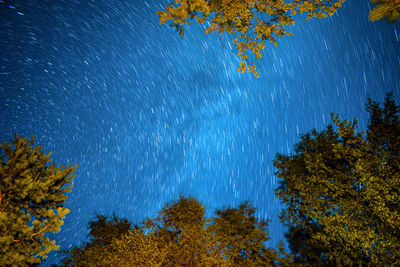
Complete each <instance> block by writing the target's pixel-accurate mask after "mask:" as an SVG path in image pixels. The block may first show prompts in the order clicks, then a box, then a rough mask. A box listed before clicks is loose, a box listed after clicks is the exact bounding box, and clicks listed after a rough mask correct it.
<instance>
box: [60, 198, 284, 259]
mask: <svg viewBox="0 0 400 267" xmlns="http://www.w3.org/2000/svg"><path fill="white" fill-rule="evenodd" d="M216 214H217V216H216V217H215V218H213V219H206V218H205V211H204V207H203V205H202V204H200V203H199V202H198V201H197V200H196V199H193V198H184V197H180V199H179V200H178V201H175V202H172V203H170V204H166V205H165V206H164V207H163V208H162V209H161V211H160V212H159V214H158V216H157V217H156V218H155V219H146V220H145V221H144V222H143V223H142V224H141V226H137V225H133V224H131V223H129V222H128V221H127V220H124V219H118V218H116V217H115V216H114V217H112V218H109V219H107V218H106V217H103V216H98V217H97V218H96V219H95V220H94V221H92V222H91V223H90V224H89V229H90V237H91V240H90V241H89V242H88V243H86V244H84V245H83V246H82V247H74V248H72V249H71V250H68V251H65V253H66V254H67V257H66V258H65V259H64V260H63V261H62V264H63V265H64V266H111V265H115V266H145V265H149V266H274V265H276V264H284V263H289V262H290V259H289V258H288V257H286V256H287V255H285V257H280V256H278V253H277V252H276V251H275V250H273V249H269V248H267V247H266V246H265V241H267V240H268V232H267V221H263V220H259V219H257V218H256V217H255V210H254V208H252V207H251V206H250V205H249V204H248V203H244V204H242V205H240V207H239V208H238V209H234V208H227V209H224V210H217V211H216ZM280 253H284V252H283V249H282V248H281V250H280Z"/></svg>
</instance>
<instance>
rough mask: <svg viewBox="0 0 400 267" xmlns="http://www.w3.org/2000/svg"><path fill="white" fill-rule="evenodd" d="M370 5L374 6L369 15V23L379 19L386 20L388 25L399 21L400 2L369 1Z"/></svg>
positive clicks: (391, 0) (399, 0)
mask: <svg viewBox="0 0 400 267" xmlns="http://www.w3.org/2000/svg"><path fill="white" fill-rule="evenodd" d="M371 4H376V6H375V7H374V8H373V9H372V10H371V12H370V13H369V19H370V20H371V21H375V20H381V19H386V21H387V22H389V23H392V22H394V21H396V20H398V21H400V0H371Z"/></svg>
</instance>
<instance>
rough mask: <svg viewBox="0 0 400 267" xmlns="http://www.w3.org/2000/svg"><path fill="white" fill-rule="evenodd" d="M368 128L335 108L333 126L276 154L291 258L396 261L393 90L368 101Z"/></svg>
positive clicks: (397, 124) (399, 197) (398, 207)
mask: <svg viewBox="0 0 400 267" xmlns="http://www.w3.org/2000/svg"><path fill="white" fill-rule="evenodd" d="M367 108H368V111H369V112H370V122H369V126H368V130H367V131H366V132H357V131H356V124H357V122H356V121H354V122H353V123H349V122H348V121H343V120H340V119H339V118H338V116H337V115H333V116H332V121H333V122H334V124H335V127H333V126H329V127H328V128H327V129H326V130H323V131H321V132H317V131H315V130H314V131H312V133H311V134H306V135H304V136H303V137H302V140H301V142H300V143H299V144H298V145H297V148H296V154H294V155H291V156H285V155H278V156H277V158H276V160H275V162H274V165H275V166H276V167H277V168H278V172H277V175H278V177H279V178H281V179H282V181H281V183H280V187H279V188H278V189H277V191H276V192H277V196H278V197H279V198H280V199H281V200H282V201H283V202H284V203H285V204H286V206H287V208H286V209H285V210H284V211H283V213H282V217H281V219H282V221H283V222H284V223H286V224H287V225H288V226H290V231H289V233H288V235H287V237H288V240H289V244H290V246H291V249H292V251H293V252H294V253H295V254H296V262H297V263H302V264H310V263H315V264H322V263H323V265H336V266H354V265H362V266H379V265H382V264H386V265H390V266H398V265H400V120H399V116H398V112H399V107H398V106H397V105H396V103H395V102H394V100H393V99H392V97H391V95H388V96H387V97H386V100H385V105H384V108H381V107H380V106H379V105H378V104H377V103H375V102H373V101H371V100H370V101H369V103H368V105H367Z"/></svg>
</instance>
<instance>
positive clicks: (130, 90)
mask: <svg viewBox="0 0 400 267" xmlns="http://www.w3.org/2000/svg"><path fill="white" fill-rule="evenodd" d="M167 4H168V1H156V0H154V1H152V0H148V1H143V0H135V1H122V0H121V1H116V3H115V2H113V3H112V2H111V1H105V0H96V1H94V0H92V1H89V0H88V1H78V0H75V1H11V0H10V1H0V36H1V38H0V137H1V138H0V139H1V142H3V141H8V140H10V139H11V138H12V136H13V134H14V133H18V135H20V136H28V137H31V136H32V135H35V143H36V144H40V145H41V146H42V149H43V150H44V151H45V152H50V151H52V152H53V154H52V158H53V159H54V162H55V163H56V165H60V164H64V165H65V164H67V163H71V164H73V165H74V164H76V163H78V164H79V167H78V168H77V172H76V174H77V176H76V177H75V178H74V187H73V189H72V192H71V193H70V194H69V198H68V201H67V204H66V206H67V207H68V208H69V209H70V210H71V212H70V213H69V214H68V215H67V217H66V219H65V223H64V225H63V226H62V228H61V231H60V232H59V233H57V234H55V235H54V238H55V240H56V243H57V244H58V245H60V249H66V248H69V247H71V246H72V245H74V244H76V245H79V244H81V243H82V242H84V241H85V240H86V238H87V234H88V231H87V223H88V222H89V220H90V219H92V218H93V217H94V216H95V214H96V213H98V214H105V215H111V214H112V213H113V212H115V213H116V214H117V215H118V216H120V217H126V218H129V219H131V220H132V221H133V222H136V223H139V222H141V221H142V220H143V219H144V218H145V217H153V216H155V215H156V213H157V211H158V210H159V209H160V208H161V207H162V205H163V203H165V202H168V201H170V200H175V199H177V198H178V196H179V195H180V194H183V195H185V196H189V195H191V196H195V197H196V198H197V199H198V200H199V201H200V202H202V203H203V204H205V206H206V209H207V211H208V212H209V215H211V214H212V212H213V211H214V210H215V209H216V208H222V207H226V206H237V205H238V204H240V203H242V202H243V201H249V202H250V203H251V204H252V205H254V206H255V207H256V208H257V216H259V217H260V218H263V219H264V218H267V219H269V220H271V222H270V225H269V230H270V236H271V239H270V240H269V243H268V245H269V246H271V247H276V245H277V244H278V243H279V242H280V241H283V240H284V232H285V228H284V227H283V226H282V225H281V223H280V221H279V218H278V216H279V213H280V210H281V208H282V206H281V203H280V202H279V200H278V199H277V198H275V195H274V189H275V188H276V186H277V185H278V182H279V181H278V179H277V178H276V176H275V174H274V172H275V169H274V167H273V165H272V161H273V159H274V158H275V156H276V154H277V153H283V154H290V153H292V152H293V151H294V145H295V144H296V143H297V142H299V140H300V135H301V134H303V133H307V132H309V131H311V130H312V129H313V128H316V129H323V128H324V127H326V126H327V125H328V124H329V123H330V118H331V112H334V113H337V114H339V115H340V116H341V117H342V118H348V119H354V118H358V119H359V129H361V130H363V129H365V127H366V125H367V122H368V121H367V120H368V114H367V112H366V111H365V103H366V101H367V99H368V97H371V98H372V99H373V100H376V101H378V102H382V101H383V99H384V96H385V93H387V92H390V91H393V93H394V96H395V97H396V98H397V99H398V97H399V96H400V25H399V23H396V22H395V23H393V24H388V23H386V22H385V21H379V22H370V21H368V12H369V10H370V8H371V7H370V5H369V1H347V2H346V3H345V4H344V6H343V7H342V8H341V9H340V10H339V11H338V12H337V14H335V15H334V16H332V17H329V18H327V19H323V20H311V21H306V20H305V18H302V17H301V16H300V17H297V23H296V25H295V26H293V27H290V30H291V31H292V32H293V36H292V37H283V38H280V39H278V46H277V47H276V48H275V47H274V46H273V45H268V46H267V48H266V49H265V50H264V51H263V58H262V59H261V60H258V61H257V62H256V64H257V68H258V71H259V73H260V78H259V79H255V78H254V77H253V76H252V75H249V74H241V73H239V72H237V71H236V69H237V67H238V66H239V59H238V58H237V57H236V56H235V54H236V50H235V49H234V47H233V46H232V45H231V42H230V40H231V39H230V37H229V36H228V35H223V36H221V38H219V37H218V35H213V34H208V35H205V34H204V32H203V30H204V28H203V27H202V26H199V25H196V24H195V23H193V25H191V26H190V27H189V28H187V29H186V32H185V36H184V38H183V39H181V38H180V37H179V35H178V34H177V33H175V32H174V31H173V29H171V28H170V27H168V26H167V25H162V26H161V25H159V23H158V17H157V16H156V14H155V12H156V11H158V10H162V9H164V7H165V6H166V5H167ZM58 260H59V254H58V252H52V253H51V254H50V255H49V257H48V260H46V261H45V262H44V263H42V265H43V266H49V265H50V264H52V263H57V262H58Z"/></svg>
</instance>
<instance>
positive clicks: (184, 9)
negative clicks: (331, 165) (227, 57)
mask: <svg viewBox="0 0 400 267" xmlns="http://www.w3.org/2000/svg"><path fill="white" fill-rule="evenodd" d="M344 2H345V0H292V1H284V0H176V3H170V4H169V5H168V6H167V7H166V10H165V11H158V12H157V15H158V16H159V19H160V24H164V23H166V22H167V21H171V26H172V27H174V28H175V29H176V31H177V32H178V33H179V34H180V35H181V37H183V35H184V28H183V26H184V25H185V24H186V25H189V21H190V20H192V19H196V20H197V22H198V23H200V24H203V23H205V22H206V20H207V25H208V26H207V27H206V28H205V33H206V34H207V33H213V32H218V34H219V35H221V34H223V33H228V34H234V36H235V38H234V40H233V41H232V43H233V44H234V45H236V49H237V51H238V53H237V56H238V57H240V59H241V62H240V67H239V68H238V71H240V72H242V73H245V72H249V73H253V74H254V76H256V77H259V75H258V72H257V70H256V67H255V65H254V62H253V61H252V60H250V58H254V57H255V58H256V59H259V58H261V57H262V56H261V51H262V50H263V49H264V48H265V43H266V42H271V43H272V44H273V45H275V46H277V41H276V39H277V38H278V37H281V36H286V35H289V36H290V35H292V33H290V32H289V31H288V30H287V27H288V26H290V25H293V24H294V23H295V20H294V16H295V15H296V14H298V13H301V14H305V15H306V16H307V20H309V19H311V18H325V17H327V15H333V14H334V13H335V12H336V11H337V9H338V8H340V7H341V5H342V4H343V3H344Z"/></svg>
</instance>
